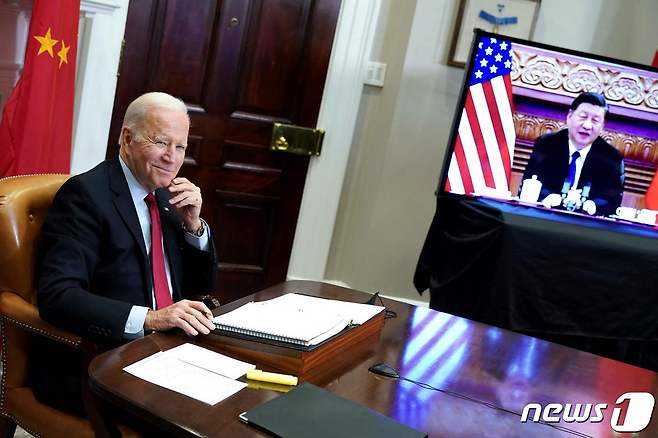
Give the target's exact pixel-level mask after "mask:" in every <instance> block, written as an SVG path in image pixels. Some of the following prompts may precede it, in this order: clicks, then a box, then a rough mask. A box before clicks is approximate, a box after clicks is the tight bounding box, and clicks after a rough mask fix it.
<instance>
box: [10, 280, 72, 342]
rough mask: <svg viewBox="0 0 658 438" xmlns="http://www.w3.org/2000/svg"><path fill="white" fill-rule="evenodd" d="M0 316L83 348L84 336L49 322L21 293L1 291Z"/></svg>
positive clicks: (40, 333) (51, 337)
mask: <svg viewBox="0 0 658 438" xmlns="http://www.w3.org/2000/svg"><path fill="white" fill-rule="evenodd" d="M0 316H1V317H2V318H4V319H6V320H7V321H9V322H11V323H12V324H15V325H18V326H20V327H22V328H24V329H26V330H28V331H31V332H33V333H36V334H38V335H41V336H45V337H47V338H50V339H52V340H54V341H57V342H60V343H62V344H66V345H68V346H70V347H75V348H81V343H82V338H81V337H80V336H77V335H74V334H73V333H70V332H68V331H66V330H62V329H60V328H57V327H55V326H54V325H52V324H49V323H47V322H46V321H44V320H43V319H41V317H40V316H39V310H38V309H37V307H36V306H35V305H33V304H31V303H28V302H27V301H25V300H24V299H23V298H22V297H21V296H20V295H17V294H15V293H13V292H10V291H6V290H4V291H2V292H0Z"/></svg>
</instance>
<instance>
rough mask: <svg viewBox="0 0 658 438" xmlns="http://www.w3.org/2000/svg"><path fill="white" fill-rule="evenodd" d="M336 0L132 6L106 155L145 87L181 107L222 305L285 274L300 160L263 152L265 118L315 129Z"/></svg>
mask: <svg viewBox="0 0 658 438" xmlns="http://www.w3.org/2000/svg"><path fill="white" fill-rule="evenodd" d="M339 6H340V0H224V1H218V0H159V1H158V0H138V1H131V2H130V7H129V10H128V21H127V23H126V32H125V46H124V50H123V54H122V59H121V65H120V68H119V81H118V85H117V95H116V99H115V104H114V113H113V116H112V125H111V129H110V138H109V142H108V154H107V156H108V158H109V157H114V156H115V155H116V154H117V152H118V146H117V139H118V137H119V132H120V129H121V121H122V118H123V113H124V112H125V109H126V107H127V105H128V104H129V103H130V101H132V100H133V99H134V98H136V97H137V96H139V95H140V94H142V93H145V92H147V91H156V90H157V91H164V92H167V93H170V94H172V95H175V96H178V97H180V98H181V99H183V100H184V101H185V103H186V104H187V106H188V108H189V111H190V117H191V120H192V124H191V129H190V136H189V147H188V154H187V157H186V159H185V164H184V165H183V168H182V170H181V175H183V176H185V177H187V178H189V179H190V180H192V181H193V182H195V183H196V184H197V185H199V186H200V187H201V190H202V193H203V198H204V203H203V211H202V215H203V217H204V219H206V220H207V221H208V223H209V225H210V227H211V231H212V236H213V238H214V240H215V244H216V247H217V251H218V256H219V274H218V288H217V293H216V295H217V296H218V298H219V299H220V300H221V301H222V302H227V301H230V300H233V299H236V298H239V297H242V296H244V295H247V294H250V293H252V292H254V291H257V290H260V289H262V288H264V287H267V286H270V285H272V284H275V283H278V282H280V281H283V280H285V277H286V272H287V269H288V261H289V259H290V252H291V249H292V242H293V237H294V232H295V225H296V222H297V216H298V213H299V205H300V201H301V197H302V192H303V188H304V181H305V178H306V170H307V167H308V160H309V159H308V157H302V156H295V155H289V154H285V153H281V152H273V151H270V150H269V149H268V148H269V143H270V137H271V130H272V123H273V122H282V123H289V124H296V125H301V126H307V127H315V123H316V121H317V116H318V111H319V107H320V101H321V97H322V91H323V88H324V81H325V76H326V72H327V67H328V63H329V56H330V53H331V46H332V42H333V37H334V31H335V28H336V21H337V18H338V11H339Z"/></svg>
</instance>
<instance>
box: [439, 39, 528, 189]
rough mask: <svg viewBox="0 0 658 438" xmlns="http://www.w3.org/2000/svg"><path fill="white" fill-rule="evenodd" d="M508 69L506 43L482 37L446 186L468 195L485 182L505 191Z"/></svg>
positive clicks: (510, 129)
mask: <svg viewBox="0 0 658 438" xmlns="http://www.w3.org/2000/svg"><path fill="white" fill-rule="evenodd" d="M511 69H512V44H511V42H509V41H504V40H500V39H497V38H481V39H480V41H479V42H478V49H477V53H476V56H475V60H474V65H473V69H472V73H471V77H470V78H469V89H468V93H467V95H466V100H465V102H464V108H463V110H462V115H461V119H460V121H459V128H458V135H457V138H456V140H455V147H454V150H453V153H452V157H451V160H450V164H449V167H448V181H447V183H446V190H447V191H449V192H453V193H459V194H468V195H470V194H473V193H475V194H477V193H482V191H483V190H484V189H485V187H488V188H490V189H495V190H499V191H501V192H506V191H507V190H509V182H510V176H511V168H512V157H513V155H514V143H515V141H516V134H515V132H514V120H513V118H512V81H511V79H510V71H511Z"/></svg>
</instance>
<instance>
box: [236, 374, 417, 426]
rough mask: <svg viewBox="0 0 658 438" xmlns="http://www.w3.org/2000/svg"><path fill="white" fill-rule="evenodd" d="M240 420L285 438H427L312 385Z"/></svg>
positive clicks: (266, 405)
mask: <svg viewBox="0 0 658 438" xmlns="http://www.w3.org/2000/svg"><path fill="white" fill-rule="evenodd" d="M240 419H241V420H243V421H246V422H247V423H249V424H250V425H253V426H256V427H258V428H260V429H263V430H265V431H267V432H270V433H272V434H274V435H276V436H280V437H284V438H296V437H300V438H301V437H304V438H306V437H309V436H312V437H314V438H325V437H326V438H341V437H345V438H353V437H373V438H374V437H376V438H387V437H390V438H423V437H427V434H425V433H421V432H418V431H417V430H414V429H412V428H410V427H408V426H405V425H404V424H401V423H398V422H397V421H395V420H393V419H391V418H389V417H387V416H385V415H382V414H380V413H378V412H375V411H373V410H372V409H368V408H366V407H365V406H361V405H359V404H357V403H354V402H352V401H350V400H346V399H344V398H342V397H339V396H337V395H334V394H332V393H330V392H329V391H325V390H324V389H322V388H318V387H317V386H315V385H312V384H310V383H304V384H302V385H300V386H298V387H297V388H295V389H293V390H292V391H290V392H288V393H287V394H284V395H280V396H279V397H277V398H275V399H272V400H270V401H268V402H266V403H264V404H262V405H260V406H257V407H255V408H254V409H250V410H249V411H247V412H244V413H243V414H241V415H240Z"/></svg>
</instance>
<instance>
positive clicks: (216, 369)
mask: <svg viewBox="0 0 658 438" xmlns="http://www.w3.org/2000/svg"><path fill="white" fill-rule="evenodd" d="M163 353H164V354H168V355H172V356H174V357H176V358H177V359H179V360H182V361H183V362H187V363H189V364H191V365H196V366H198V367H200V368H203V369H205V370H207V371H211V372H213V373H216V374H221V375H222V376H224V377H228V378H229V379H237V378H239V377H242V376H244V375H245V374H246V373H247V371H249V370H254V369H256V365H254V364H250V363H247V362H242V361H241V360H237V359H233V358H232V357H228V356H225V355H223V354H220V353H217V352H214V351H212V350H208V349H207V348H203V347H199V346H198V345H194V344H190V343H185V344H182V345H179V346H178V347H174V348H172V349H170V350H167V351H165V352H163Z"/></svg>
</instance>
